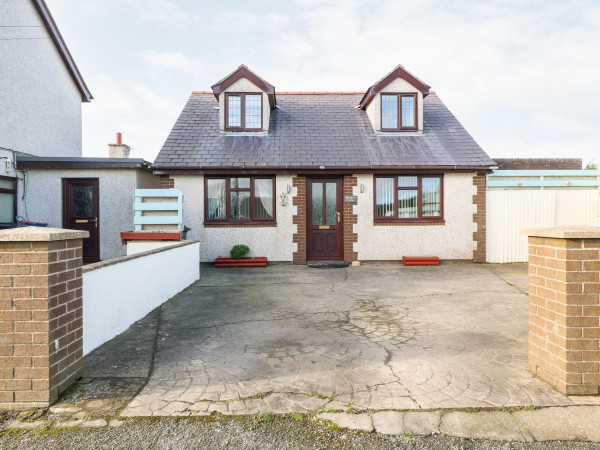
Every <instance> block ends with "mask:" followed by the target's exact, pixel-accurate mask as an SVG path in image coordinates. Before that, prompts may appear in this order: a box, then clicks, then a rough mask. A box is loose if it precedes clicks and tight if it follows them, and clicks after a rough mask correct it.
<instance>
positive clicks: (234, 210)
mask: <svg viewBox="0 0 600 450" xmlns="http://www.w3.org/2000/svg"><path fill="white" fill-rule="evenodd" d="M274 187H275V179H274V178H273V177H268V178H265V177H262V178H261V177H223V178H206V182H205V192H206V194H205V204H206V220H207V221H215V222H224V221H225V222H230V221H269V220H270V221H273V220H275V201H274V200H275V195H274V194H275V193H274Z"/></svg>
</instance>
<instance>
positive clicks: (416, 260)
mask: <svg viewBox="0 0 600 450" xmlns="http://www.w3.org/2000/svg"><path fill="white" fill-rule="evenodd" d="M402 264H404V265H405V266H439V265H440V258H439V257H437V256H403V257H402Z"/></svg>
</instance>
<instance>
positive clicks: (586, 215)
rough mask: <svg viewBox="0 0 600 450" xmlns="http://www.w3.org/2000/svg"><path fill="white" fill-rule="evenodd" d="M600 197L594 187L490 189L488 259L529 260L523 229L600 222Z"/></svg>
mask: <svg viewBox="0 0 600 450" xmlns="http://www.w3.org/2000/svg"><path fill="white" fill-rule="evenodd" d="M598 198H599V195H598V191H597V190H591V189H585V190H583V189H557V190H555V189H552V190H550V189H547V190H546V189H545V190H537V189H536V190H529V189H523V190H515V189H506V190H505V189H488V191H487V261H488V262H493V263H511V262H527V237H526V236H521V230H524V229H530V228H543V227H552V226H558V225H598Z"/></svg>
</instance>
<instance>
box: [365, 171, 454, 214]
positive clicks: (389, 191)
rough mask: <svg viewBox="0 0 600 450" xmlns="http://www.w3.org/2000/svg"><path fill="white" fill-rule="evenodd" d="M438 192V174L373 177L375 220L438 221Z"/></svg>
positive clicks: (440, 204)
mask: <svg viewBox="0 0 600 450" xmlns="http://www.w3.org/2000/svg"><path fill="white" fill-rule="evenodd" d="M442 192H443V177H442V175H397V176H392V175H388V176H376V177H375V221H380V222H386V221H398V222H411V221H413V222H417V221H433V220H441V219H442V217H443V200H442V199H443V196H442Z"/></svg>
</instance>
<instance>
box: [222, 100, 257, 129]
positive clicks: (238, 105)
mask: <svg viewBox="0 0 600 450" xmlns="http://www.w3.org/2000/svg"><path fill="white" fill-rule="evenodd" d="M225 129H226V130H230V131H256V130H261V129H262V94H260V93H259V94H231V93H227V94H225Z"/></svg>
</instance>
